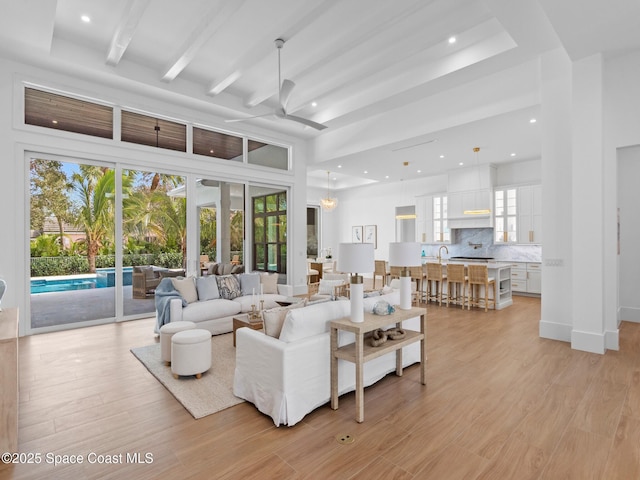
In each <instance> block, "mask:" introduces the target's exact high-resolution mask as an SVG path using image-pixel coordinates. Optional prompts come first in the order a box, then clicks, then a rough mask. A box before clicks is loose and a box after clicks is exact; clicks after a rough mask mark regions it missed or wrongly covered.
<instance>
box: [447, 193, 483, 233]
mask: <svg viewBox="0 0 640 480" xmlns="http://www.w3.org/2000/svg"><path fill="white" fill-rule="evenodd" d="M447 197H448V215H449V228H490V227H492V226H493V215H492V214H491V209H492V205H493V202H492V201H491V198H492V197H491V191H490V190H473V191H467V192H456V193H448V194H447ZM482 210H487V211H488V213H486V214H483V213H480V214H478V213H469V212H479V211H482ZM465 212H467V213H465Z"/></svg>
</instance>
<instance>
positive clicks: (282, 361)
mask: <svg viewBox="0 0 640 480" xmlns="http://www.w3.org/2000/svg"><path fill="white" fill-rule="evenodd" d="M380 300H386V301H387V302H388V303H390V304H392V305H397V304H398V303H399V301H400V298H399V294H398V292H397V291H394V292H393V293H391V294H387V295H382V296H378V297H371V298H365V299H364V303H365V310H368V311H372V310H373V306H374V305H375V303H376V302H378V301H380ZM287 310H288V309H284V308H283V309H280V310H279V311H277V312H275V313H274V316H279V317H280V320H281V321H282V324H281V325H280V326H279V328H278V326H277V325H269V322H268V320H269V319H268V318H265V332H262V331H256V330H252V329H249V328H240V329H238V330H237V332H236V370H235V376H234V386H233V393H234V395H236V396H237V397H240V398H243V399H245V400H247V401H248V402H251V403H253V404H254V405H255V406H256V408H257V409H258V410H259V411H260V412H262V413H264V414H266V415H268V416H270V417H271V418H272V419H273V422H274V424H275V425H276V426H279V425H288V426H292V425H295V424H296V423H298V422H299V421H300V420H302V419H303V418H304V416H305V415H306V414H307V413H309V412H311V411H313V410H314V409H316V408H318V407H319V406H321V405H323V404H325V403H327V402H328V401H329V400H330V396H331V385H330V361H329V360H330V358H329V352H330V338H329V335H330V333H329V322H330V321H332V320H336V319H338V318H341V317H345V316H348V315H349V311H350V303H349V301H348V300H338V301H327V302H324V303H319V304H314V305H309V306H305V307H302V308H292V309H290V310H288V311H287ZM270 313H271V312H265V314H270ZM275 323H277V322H275ZM390 326H395V324H393V323H392V322H391V324H390ZM403 326H404V327H406V328H408V329H410V330H416V331H420V319H419V318H418V317H415V318H412V319H410V320H407V321H405V322H403ZM269 333H270V334H269ZM272 335H273V336H272ZM353 341H354V336H353V334H350V333H348V332H343V331H340V332H339V336H338V344H339V345H345V344H348V343H352V342H353ZM402 359H403V366H408V365H411V364H413V363H416V362H419V361H420V344H419V343H414V344H411V345H409V346H407V347H405V348H404V349H403V357H402ZM395 369H396V364H395V354H394V353H393V352H392V353H389V354H386V355H383V356H380V357H378V358H376V359H374V360H371V361H369V362H367V364H366V366H365V369H364V383H365V386H368V385H371V384H373V383H375V382H377V381H378V380H380V379H381V378H382V377H384V376H385V375H386V374H388V373H390V372H393V371H395ZM338 371H339V374H338V379H339V385H338V390H339V393H340V395H342V394H344V393H347V392H350V391H353V390H354V389H355V367H354V365H353V364H352V363H350V362H346V361H343V360H339V361H338Z"/></svg>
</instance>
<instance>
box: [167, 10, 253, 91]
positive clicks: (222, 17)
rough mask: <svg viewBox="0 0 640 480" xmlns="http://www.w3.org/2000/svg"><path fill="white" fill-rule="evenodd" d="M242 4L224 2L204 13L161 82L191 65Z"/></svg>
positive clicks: (175, 75) (173, 76)
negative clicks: (199, 52) (208, 41)
mask: <svg viewBox="0 0 640 480" xmlns="http://www.w3.org/2000/svg"><path fill="white" fill-rule="evenodd" d="M244 3H245V0H224V1H223V2H221V3H219V4H216V5H215V6H214V7H213V8H211V9H210V10H209V11H208V12H206V14H205V15H203V16H202V17H201V20H200V23H199V24H198V26H197V27H196V28H195V29H194V30H193V32H192V33H191V36H190V37H189V38H188V39H187V41H186V42H185V43H184V44H183V45H182V48H180V50H179V53H178V54H177V56H176V57H175V58H174V59H173V61H172V62H170V66H169V67H168V68H167V69H166V70H165V72H164V73H163V74H162V81H164V82H171V81H172V80H174V79H175V78H176V77H177V76H178V75H179V74H180V72H182V70H184V69H185V67H186V66H187V65H189V64H190V63H191V61H192V60H193V59H194V58H195V56H196V54H197V53H198V51H199V50H200V49H201V48H202V46H203V45H204V44H205V43H206V42H207V40H209V38H211V36H212V35H213V34H215V33H216V32H217V31H218V29H219V28H220V27H221V26H223V25H224V24H226V23H227V22H228V21H229V20H230V19H231V17H233V15H234V14H235V13H236V12H237V11H238V10H239V9H240V7H242V5H243V4H244Z"/></svg>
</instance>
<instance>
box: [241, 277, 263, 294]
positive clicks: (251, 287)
mask: <svg viewBox="0 0 640 480" xmlns="http://www.w3.org/2000/svg"><path fill="white" fill-rule="evenodd" d="M238 280H239V281H240V290H241V291H242V295H255V294H259V293H260V274H259V273H241V274H240V275H238Z"/></svg>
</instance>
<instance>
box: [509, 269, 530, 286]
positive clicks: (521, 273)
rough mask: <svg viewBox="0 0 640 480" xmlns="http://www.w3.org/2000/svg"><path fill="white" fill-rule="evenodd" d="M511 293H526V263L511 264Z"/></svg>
mask: <svg viewBox="0 0 640 480" xmlns="http://www.w3.org/2000/svg"><path fill="white" fill-rule="evenodd" d="M509 266H510V267H511V291H513V292H526V291H527V263H526V262H511V263H510V264H509Z"/></svg>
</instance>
